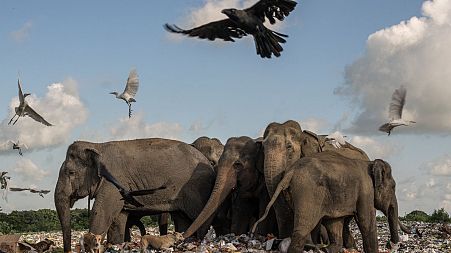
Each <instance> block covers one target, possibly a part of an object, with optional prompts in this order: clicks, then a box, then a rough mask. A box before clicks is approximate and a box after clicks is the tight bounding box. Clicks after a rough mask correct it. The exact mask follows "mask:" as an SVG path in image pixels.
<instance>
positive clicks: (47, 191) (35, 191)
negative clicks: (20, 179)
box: [30, 189, 50, 194]
mask: <svg viewBox="0 0 451 253" xmlns="http://www.w3.org/2000/svg"><path fill="white" fill-rule="evenodd" d="M30 192H31V193H39V194H47V193H49V192H50V191H49V190H37V189H30Z"/></svg>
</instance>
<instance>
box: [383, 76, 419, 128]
mask: <svg viewBox="0 0 451 253" xmlns="http://www.w3.org/2000/svg"><path fill="white" fill-rule="evenodd" d="M406 94H407V90H406V88H404V86H402V85H401V87H399V89H396V90H395V92H393V95H392V97H391V102H390V106H389V109H388V116H389V119H390V121H389V122H388V123H385V124H383V125H382V126H380V127H379V131H382V132H386V133H388V135H390V133H391V131H392V130H393V128H395V127H397V126H409V125H410V124H411V123H416V122H415V121H411V120H405V119H402V109H403V107H404V104H405V103H406Z"/></svg>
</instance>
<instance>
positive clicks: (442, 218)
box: [430, 208, 451, 222]
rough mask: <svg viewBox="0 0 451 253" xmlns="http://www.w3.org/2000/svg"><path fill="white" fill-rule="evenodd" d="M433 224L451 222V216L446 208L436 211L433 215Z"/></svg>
mask: <svg viewBox="0 0 451 253" xmlns="http://www.w3.org/2000/svg"><path fill="white" fill-rule="evenodd" d="M430 221H432V222H450V221H451V219H450V218H449V214H448V213H447V212H446V211H445V208H440V209H439V210H434V212H433V213H432V214H431V219H430Z"/></svg>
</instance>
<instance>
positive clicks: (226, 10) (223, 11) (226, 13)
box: [221, 9, 230, 16]
mask: <svg viewBox="0 0 451 253" xmlns="http://www.w3.org/2000/svg"><path fill="white" fill-rule="evenodd" d="M221 13H223V14H225V15H227V16H229V14H230V10H229V9H224V10H222V11H221Z"/></svg>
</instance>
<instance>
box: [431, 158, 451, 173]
mask: <svg viewBox="0 0 451 253" xmlns="http://www.w3.org/2000/svg"><path fill="white" fill-rule="evenodd" d="M426 168H427V169H428V170H429V172H430V174H432V175H435V176H451V155H449V154H448V155H444V156H442V157H439V158H437V159H436V160H434V161H431V162H428V163H427V164H426Z"/></svg>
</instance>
